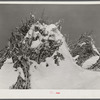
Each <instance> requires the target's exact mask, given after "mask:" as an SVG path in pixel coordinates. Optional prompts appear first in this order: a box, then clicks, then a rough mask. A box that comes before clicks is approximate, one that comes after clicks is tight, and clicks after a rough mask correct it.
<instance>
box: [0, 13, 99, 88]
mask: <svg viewBox="0 0 100 100" xmlns="http://www.w3.org/2000/svg"><path fill="white" fill-rule="evenodd" d="M59 22H60V21H58V22H57V23H51V24H49V23H47V22H46V21H44V20H36V19H35V17H34V15H32V16H31V17H30V19H29V20H27V22H26V23H24V24H23V25H22V26H21V27H19V28H16V31H14V32H12V35H11V38H10V39H9V41H8V45H7V46H6V47H5V48H4V49H2V50H1V52H0V89H100V84H99V82H100V72H99V71H92V70H88V69H87V66H89V67H92V66H91V61H92V60H88V61H87V62H85V61H86V59H87V58H86V59H85V60H84V62H85V63H83V62H81V63H78V60H76V59H79V57H80V55H79V54H78V53H75V54H74V52H71V53H70V52H69V49H70V48H68V46H67V43H66V41H65V37H64V36H63V34H62V33H61V31H60V30H61V26H60V24H59ZM85 44H86V43H85V42H83V43H81V44H79V46H80V47H82V46H84V45H85ZM91 48H95V50H93V51H91V52H92V53H93V55H95V57H96V59H95V58H93V57H94V56H93V55H92V56H91V55H89V58H91V57H92V58H93V61H94V62H93V63H92V65H94V66H96V65H95V63H96V61H98V64H99V52H97V49H96V47H95V46H92V47H91ZM83 49H84V48H83ZM76 52H77V51H76ZM73 55H74V56H73ZM92 58H91V59H92ZM95 60H96V61H95ZM77 63H78V64H77ZM88 63H90V64H88ZM81 66H83V67H84V66H85V68H83V67H81Z"/></svg>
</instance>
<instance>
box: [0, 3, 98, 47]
mask: <svg viewBox="0 0 100 100" xmlns="http://www.w3.org/2000/svg"><path fill="white" fill-rule="evenodd" d="M43 11H44V13H45V16H47V17H49V19H50V20H52V22H53V23H55V22H57V21H58V20H59V19H63V22H62V30H61V32H62V33H63V34H69V39H70V40H71V42H72V44H73V43H75V42H76V41H77V39H78V38H79V37H80V35H81V34H82V33H84V32H91V31H93V32H94V34H93V38H94V40H95V45H96V47H98V48H99V47H100V5H37V4H35V5H34V4H32V5H28V4H27V5H25V4H24V5H23V4H21V5H18V4H17V5H14V4H12V5H10V4H0V49H2V48H3V47H4V46H6V44H7V41H8V39H9V37H10V34H11V32H12V31H14V30H15V27H18V26H20V25H21V20H23V21H25V20H26V18H29V15H30V13H32V14H34V15H35V16H36V17H41V14H42V12H43Z"/></svg>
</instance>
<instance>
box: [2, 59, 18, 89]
mask: <svg viewBox="0 0 100 100" xmlns="http://www.w3.org/2000/svg"><path fill="white" fill-rule="evenodd" d="M11 62H12V60H11V59H7V60H6V62H5V64H4V66H2V68H1V70H0V89H9V87H10V86H12V85H13V84H14V83H15V82H16V81H17V76H18V72H17V71H15V68H13V64H11Z"/></svg>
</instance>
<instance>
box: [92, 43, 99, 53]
mask: <svg viewBox="0 0 100 100" xmlns="http://www.w3.org/2000/svg"><path fill="white" fill-rule="evenodd" d="M92 48H93V50H94V51H96V52H97V53H98V54H99V55H100V53H99V51H98V50H97V48H96V47H95V45H94V44H93V43H92Z"/></svg>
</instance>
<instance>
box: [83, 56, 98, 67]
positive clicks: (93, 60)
mask: <svg viewBox="0 0 100 100" xmlns="http://www.w3.org/2000/svg"><path fill="white" fill-rule="evenodd" d="M98 59H99V56H93V57H91V58H89V59H88V60H86V61H85V62H84V63H83V65H82V67H83V68H89V67H91V66H92V65H93V64H95V63H96V62H97V60H98Z"/></svg>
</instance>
